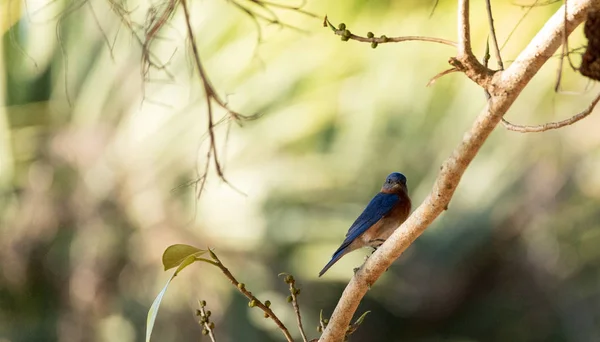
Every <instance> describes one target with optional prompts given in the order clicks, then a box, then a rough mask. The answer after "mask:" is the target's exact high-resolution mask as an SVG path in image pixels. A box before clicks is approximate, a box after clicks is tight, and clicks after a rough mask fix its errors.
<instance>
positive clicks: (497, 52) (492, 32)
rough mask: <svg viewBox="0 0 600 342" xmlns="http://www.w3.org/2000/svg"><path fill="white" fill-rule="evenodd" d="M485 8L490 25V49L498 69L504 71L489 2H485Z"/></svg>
mask: <svg viewBox="0 0 600 342" xmlns="http://www.w3.org/2000/svg"><path fill="white" fill-rule="evenodd" d="M485 8H486V10H487V14H488V21H489V24H490V36H492V47H493V48H494V54H495V55H496V61H497V63H498V69H500V70H504V63H502V57H501V56H500V47H499V46H498V39H497V38H496V29H495V28H494V17H493V15H492V4H491V0H485Z"/></svg>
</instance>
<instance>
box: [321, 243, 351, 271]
mask: <svg viewBox="0 0 600 342" xmlns="http://www.w3.org/2000/svg"><path fill="white" fill-rule="evenodd" d="M350 251H351V250H350V245H346V246H344V245H342V246H341V247H340V248H338V250H337V251H335V253H333V256H332V257H331V260H330V261H329V262H328V263H327V265H325V267H323V269H322V270H321V272H319V277H320V276H322V275H323V274H325V272H327V270H328V269H329V268H330V267H331V266H333V264H335V263H336V262H337V261H338V260H340V258H341V257H343V256H344V255H346V253H348V252H350Z"/></svg>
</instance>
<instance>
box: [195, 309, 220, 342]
mask: <svg viewBox="0 0 600 342" xmlns="http://www.w3.org/2000/svg"><path fill="white" fill-rule="evenodd" d="M199 304H200V305H199V306H200V309H198V313H199V316H200V324H202V327H203V328H204V329H205V330H206V332H204V331H203V333H205V334H207V335H208V337H210V340H211V341H212V342H217V339H216V338H215V333H214V327H215V326H214V323H211V322H210V314H207V311H206V309H205V307H206V302H205V301H200V303H199ZM209 312H210V311H209Z"/></svg>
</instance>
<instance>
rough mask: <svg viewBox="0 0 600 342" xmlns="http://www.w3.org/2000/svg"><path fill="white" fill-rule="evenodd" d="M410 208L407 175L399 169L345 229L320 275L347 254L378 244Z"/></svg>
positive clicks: (375, 246)
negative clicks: (338, 245) (340, 243)
mask: <svg viewBox="0 0 600 342" xmlns="http://www.w3.org/2000/svg"><path fill="white" fill-rule="evenodd" d="M410 207H411V203H410V198H409V197H408V189H407V187H406V177H405V176H404V175H403V174H401V173H399V172H394V173H392V174H390V175H389V176H387V178H386V179H385V183H383V186H382V187H381V191H380V192H379V193H378V194H377V195H375V197H373V199H372V200H371V202H369V205H367V207H366V208H365V210H363V212H362V214H360V216H359V217H358V218H357V219H356V221H354V223H353V224H352V226H351V227H350V229H348V233H346V239H345V240H344V242H342V245H341V246H340V248H338V249H337V251H335V253H333V256H332V257H331V260H330V261H329V262H328V263H327V265H325V267H323V269H322V270H321V272H319V277H320V276H322V275H323V274H324V273H325V272H327V270H328V269H329V268H330V267H331V266H333V264H335V263H336V262H337V261H338V260H340V258H341V257H343V256H344V255H346V254H347V253H350V252H352V251H353V250H355V249H358V248H361V247H365V246H370V247H373V248H377V247H379V246H381V244H383V243H384V242H385V240H386V239H387V238H388V237H390V235H392V233H393V232H394V230H396V228H398V226H400V225H401V224H402V222H404V221H405V220H406V218H407V217H408V215H409V214H410Z"/></svg>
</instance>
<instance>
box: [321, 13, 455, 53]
mask: <svg viewBox="0 0 600 342" xmlns="http://www.w3.org/2000/svg"><path fill="white" fill-rule="evenodd" d="M323 25H324V26H325V27H327V26H329V28H331V30H332V31H333V32H334V33H335V34H337V35H338V36H342V39H343V40H356V41H358V42H363V43H371V44H375V46H374V47H377V44H384V43H400V42H408V41H421V42H429V43H438V44H444V45H448V46H452V47H456V46H457V44H456V42H453V41H451V40H448V39H443V38H436V37H426V36H400V37H387V36H386V35H382V36H380V37H375V36H374V35H373V33H372V32H369V33H368V34H367V36H368V37H361V36H358V35H356V34H354V33H352V32H350V30H348V29H346V24H343V23H342V24H340V25H339V26H338V27H337V28H336V27H335V26H334V25H333V24H331V22H330V21H329V19H328V18H327V16H325V20H324V23H323ZM372 46H373V45H372Z"/></svg>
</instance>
